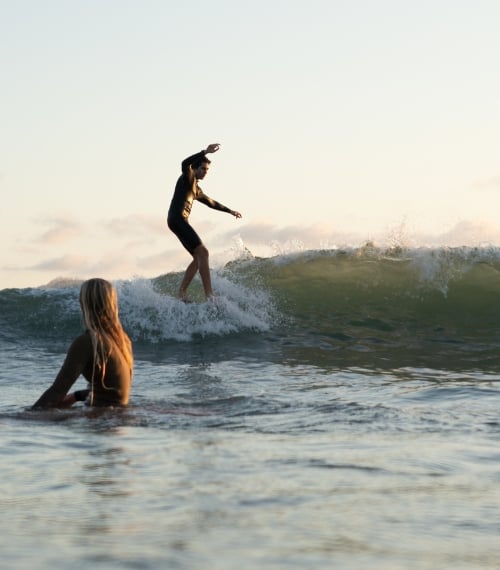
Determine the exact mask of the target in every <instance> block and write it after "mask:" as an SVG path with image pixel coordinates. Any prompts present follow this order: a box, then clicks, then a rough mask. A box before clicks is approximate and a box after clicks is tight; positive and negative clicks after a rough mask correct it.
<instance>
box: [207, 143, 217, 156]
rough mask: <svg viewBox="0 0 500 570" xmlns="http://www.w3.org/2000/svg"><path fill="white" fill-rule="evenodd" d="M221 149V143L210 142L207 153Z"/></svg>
mask: <svg viewBox="0 0 500 570" xmlns="http://www.w3.org/2000/svg"><path fill="white" fill-rule="evenodd" d="M219 149H220V144H219V143H212V144H209V145H208V146H207V148H206V150H205V154H209V153H211V152H217V151H218V150H219Z"/></svg>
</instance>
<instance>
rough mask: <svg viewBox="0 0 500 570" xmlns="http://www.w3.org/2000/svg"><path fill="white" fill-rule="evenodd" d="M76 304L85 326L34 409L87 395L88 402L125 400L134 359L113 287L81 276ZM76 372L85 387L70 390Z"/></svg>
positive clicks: (121, 402)
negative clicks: (81, 378) (85, 383)
mask: <svg viewBox="0 0 500 570" xmlns="http://www.w3.org/2000/svg"><path fill="white" fill-rule="evenodd" d="M80 307H81V310H82V317H83V324H84V326H85V329H86V330H85V332H84V333H83V334H81V335H80V336H78V337H77V338H76V339H75V340H74V341H73V342H72V344H71V346H70V347H69V349H68V353H67V355H66V359H65V360H64V363H63V365H62V367H61V369H60V370H59V373H58V374H57V376H56V378H55V380H54V383H53V384H52V386H50V388H48V389H47V390H46V391H45V392H44V393H43V394H42V395H41V396H40V398H39V399H38V400H37V401H36V402H35V404H34V406H33V407H34V408H54V407H67V406H71V405H72V404H74V403H75V402H76V401H78V400H87V401H88V403H89V404H90V405H91V406H125V405H127V404H128V400H129V395H130V386H131V384H132V371H133V366H134V359H133V354H132V343H131V342H130V339H129V337H128V336H127V334H126V333H125V331H124V330H123V328H122V325H121V322H120V318H119V316H118V301H117V295H116V290H115V288H114V287H113V285H111V283H109V282H108V281H105V280H104V279H89V280H88V281H85V282H84V283H82V286H81V289H80ZM81 374H82V375H83V376H84V377H85V378H86V380H87V381H88V383H89V386H88V389H87V390H78V391H76V392H73V393H72V394H69V390H70V388H71V387H72V386H73V384H74V383H75V382H76V380H77V378H78V377H79V376H80V375H81Z"/></svg>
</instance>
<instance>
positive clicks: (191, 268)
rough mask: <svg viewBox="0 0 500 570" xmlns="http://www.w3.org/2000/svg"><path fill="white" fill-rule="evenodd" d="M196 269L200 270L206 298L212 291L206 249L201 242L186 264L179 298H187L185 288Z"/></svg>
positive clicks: (210, 295)
mask: <svg viewBox="0 0 500 570" xmlns="http://www.w3.org/2000/svg"><path fill="white" fill-rule="evenodd" d="M197 271H199V272H200V277H201V282H202V284H203V290H204V292H205V297H206V298H207V300H208V299H210V298H211V297H213V296H214V292H213V291H212V279H211V278H210V267H209V264H208V249H207V248H206V247H205V246H204V245H203V244H202V243H200V245H198V246H197V247H196V248H195V250H194V251H193V261H191V263H190V264H189V265H188V266H187V269H186V272H185V273H184V278H183V279H182V283H181V286H180V287H179V299H182V300H186V299H187V289H188V287H189V285H190V284H191V281H192V280H193V279H194V276H195V275H196V272H197Z"/></svg>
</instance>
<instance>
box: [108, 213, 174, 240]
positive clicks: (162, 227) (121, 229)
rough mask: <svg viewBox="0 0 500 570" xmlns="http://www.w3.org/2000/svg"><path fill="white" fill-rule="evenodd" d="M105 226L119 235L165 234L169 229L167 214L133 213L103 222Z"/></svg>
mask: <svg viewBox="0 0 500 570" xmlns="http://www.w3.org/2000/svg"><path fill="white" fill-rule="evenodd" d="M103 226H104V227H106V228H107V229H108V230H109V231H111V232H112V233H113V234H119V235H132V234H133V235H144V234H160V235H164V234H165V233H166V232H167V231H168V228H167V219H166V215H165V216H163V217H161V216H160V217H158V216H147V215H144V214H131V215H130V216H125V217H123V218H114V219H113V220H109V221H106V222H104V223H103Z"/></svg>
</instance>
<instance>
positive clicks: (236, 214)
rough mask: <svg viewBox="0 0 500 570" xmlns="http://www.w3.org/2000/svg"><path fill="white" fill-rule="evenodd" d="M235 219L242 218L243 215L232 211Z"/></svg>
mask: <svg viewBox="0 0 500 570" xmlns="http://www.w3.org/2000/svg"><path fill="white" fill-rule="evenodd" d="M230 213H231V214H232V215H233V216H234V217H235V218H241V214H240V213H239V212H236V211H235V210H231V212H230Z"/></svg>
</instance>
